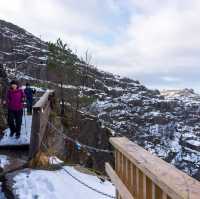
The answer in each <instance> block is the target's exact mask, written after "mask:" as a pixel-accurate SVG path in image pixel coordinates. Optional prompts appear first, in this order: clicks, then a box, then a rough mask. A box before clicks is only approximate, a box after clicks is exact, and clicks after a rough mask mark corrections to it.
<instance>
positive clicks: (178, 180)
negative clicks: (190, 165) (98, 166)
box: [106, 138, 200, 199]
mask: <svg viewBox="0 0 200 199" xmlns="http://www.w3.org/2000/svg"><path fill="white" fill-rule="evenodd" d="M110 142H111V144H112V145H113V146H114V148H115V170H113V169H112V167H111V166H110V165H109V164H108V163H106V172H107V173H108V175H109V176H110V178H111V180H112V182H113V183H114V184H115V186H116V190H117V191H116V192H117V199H200V182H198V181H197V180H195V179H193V178H192V177H190V176H188V175H187V174H185V173H183V172H181V171H180V170H178V169H176V168H175V167H174V166H172V165H170V164H168V163H166V162H165V161H163V160H161V159H160V158H158V157H156V156H154V155H152V154H150V153H149V152H147V151H146V150H144V149H143V148H141V147H140V146H138V145H137V144H134V143H133V142H131V141H130V140H128V139H127V138H111V139H110Z"/></svg>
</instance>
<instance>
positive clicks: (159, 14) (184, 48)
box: [0, 0, 200, 87]
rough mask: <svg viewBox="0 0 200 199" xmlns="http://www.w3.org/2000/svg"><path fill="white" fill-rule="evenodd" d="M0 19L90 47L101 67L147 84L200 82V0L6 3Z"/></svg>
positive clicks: (77, 46)
mask: <svg viewBox="0 0 200 199" xmlns="http://www.w3.org/2000/svg"><path fill="white" fill-rule="evenodd" d="M0 18H3V19H6V20H7V21H12V22H14V23H16V24H18V25H20V26H22V27H24V28H26V29H27V30H29V31H30V32H32V33H34V34H36V35H37V36H38V35H40V34H41V35H42V37H43V38H44V39H46V40H55V39H56V38H58V37H61V38H62V39H64V40H65V41H66V42H68V43H69V44H70V46H71V47H73V48H74V49H77V51H78V52H79V53H80V54H83V52H84V51H85V50H86V49H89V50H90V51H91V52H92V54H93V58H94V59H93V62H94V63H95V64H97V65H99V67H101V68H102V69H105V70H108V71H110V72H114V73H115V72H117V73H120V74H122V75H127V76H132V77H136V78H140V79H141V80H143V81H144V82H145V83H147V84H148V85H153V84H155V85H156V84H157V86H158V87H160V85H163V86H164V87H166V86H169V87H171V86H173V85H174V86H177V84H178V85H179V86H180V87H187V86H194V87H198V85H199V83H200V80H198V79H199V78H198V77H199V76H200V71H199V69H200V68H199V67H200V66H199V65H200V59H199V54H200V37H199V35H200V20H199V18H200V1H199V0H190V1H188V0H151V1H149V0H126V1H123V0H102V1H99V0H84V1H80V0H79V1H73V0H42V1H41V0H35V1H30V0H15V1H13V0H7V1H1V2H0ZM108 40H109V41H108ZM169 80H173V81H169Z"/></svg>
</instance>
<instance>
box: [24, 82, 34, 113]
mask: <svg viewBox="0 0 200 199" xmlns="http://www.w3.org/2000/svg"><path fill="white" fill-rule="evenodd" d="M35 92H36V90H35V89H32V88H31V87H30V84H29V83H26V88H25V89H24V93H25V95H26V104H27V114H29V115H31V114H32V107H33V95H34V94H35Z"/></svg>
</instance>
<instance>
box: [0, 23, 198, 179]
mask: <svg viewBox="0 0 200 199" xmlns="http://www.w3.org/2000/svg"><path fill="white" fill-rule="evenodd" d="M0 24H1V26H0V51H1V53H2V54H3V55H4V56H5V60H4V63H6V64H8V65H9V66H12V67H14V61H15V58H16V62H17V69H18V71H21V72H22V73H23V74H24V73H25V74H27V75H29V76H30V79H31V78H35V77H36V78H39V79H44V80H45V77H46V74H45V72H46V70H47V66H46V63H45V62H46V60H47V54H48V51H47V44H46V43H45V42H42V41H41V40H40V39H38V38H37V37H34V36H33V35H32V34H30V33H28V32H26V31H25V30H23V29H21V28H19V27H17V26H15V25H13V24H10V23H7V22H3V21H0ZM36 73H37V74H36ZM73 73H75V74H72V73H70V74H66V75H67V76H68V77H69V76H70V77H74V78H71V80H70V83H69V82H68V81H66V82H65V84H64V85H63V87H64V89H65V96H66V98H67V99H69V102H70V96H71V94H72V92H73V91H75V90H77V89H79V90H80V95H79V96H81V97H82V96H86V97H92V98H93V100H92V101H91V104H89V105H87V106H85V107H82V111H84V112H87V113H90V114H93V115H95V116H96V117H97V118H98V121H100V122H101V125H102V126H106V127H108V128H110V129H112V133H113V134H115V135H119V136H126V137H128V138H130V139H131V140H132V141H134V142H136V143H138V144H139V145H141V146H143V147H144V148H145V149H147V150H148V151H150V152H151V153H153V154H156V155H157V156H159V157H161V158H162V159H164V160H166V161H167V162H169V163H171V164H173V165H175V166H176V167H177V168H179V169H181V170H183V171H185V172H187V173H188V174H189V175H191V176H193V177H195V178H197V179H199V180H200V122H199V121H200V98H199V95H197V94H196V93H194V91H193V90H189V89H185V90H182V91H178V90H174V91H162V92H159V91H158V90H150V89H148V88H146V87H145V86H144V85H142V84H140V82H138V81H135V80H132V79H128V78H122V77H120V76H115V75H113V74H111V73H107V72H104V71H100V70H98V69H97V68H95V67H92V66H88V65H87V64H84V63H75V64H74V70H73ZM41 74H42V75H41ZM77 79H78V80H80V81H77ZM82 79H83V80H84V84H83V83H82V81H81V80H82ZM48 83H49V84H53V83H54V85H55V82H54V80H53V78H52V79H48ZM80 88H81V89H80Z"/></svg>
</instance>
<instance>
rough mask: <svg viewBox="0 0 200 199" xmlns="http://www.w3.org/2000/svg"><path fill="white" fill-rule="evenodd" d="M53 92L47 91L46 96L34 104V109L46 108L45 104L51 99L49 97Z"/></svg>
mask: <svg viewBox="0 0 200 199" xmlns="http://www.w3.org/2000/svg"><path fill="white" fill-rule="evenodd" d="M53 92H54V91H53V90H48V91H46V92H45V93H44V95H43V96H42V97H41V98H40V99H39V100H38V101H37V102H36V103H35V104H34V106H33V109H34V108H43V107H45V104H46V102H47V101H48V99H49V95H51V94H52V93H53Z"/></svg>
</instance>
